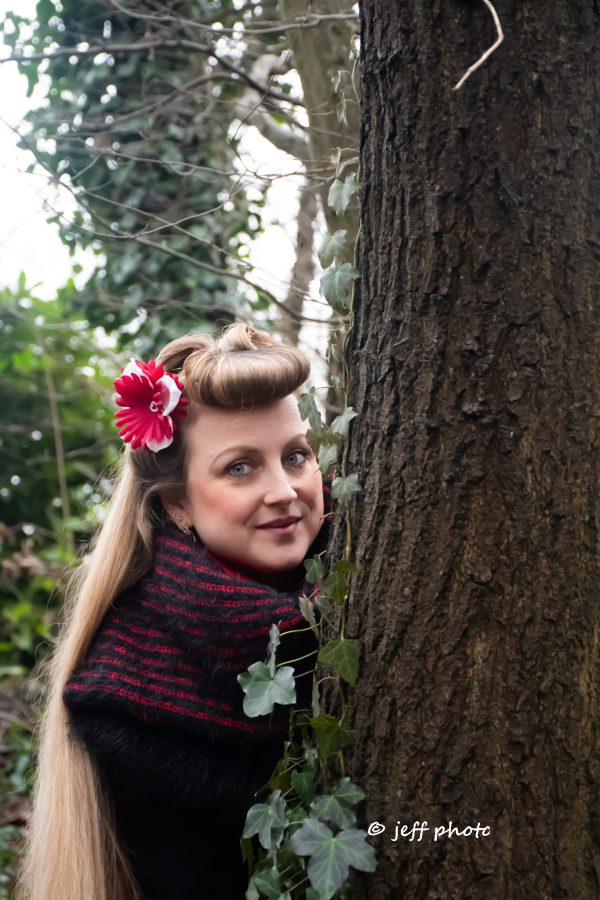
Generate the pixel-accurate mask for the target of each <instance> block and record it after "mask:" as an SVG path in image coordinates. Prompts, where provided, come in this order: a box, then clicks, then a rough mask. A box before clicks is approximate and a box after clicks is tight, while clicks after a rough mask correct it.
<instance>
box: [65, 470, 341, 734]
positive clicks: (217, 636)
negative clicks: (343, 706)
mask: <svg viewBox="0 0 600 900" xmlns="http://www.w3.org/2000/svg"><path fill="white" fill-rule="evenodd" d="M323 496H324V501H325V512H326V513H329V512H330V511H331V482H330V481H329V479H323ZM328 519H329V517H327V518H326V519H325V522H324V525H323V527H322V529H321V531H320V532H319V535H318V536H317V538H316V539H315V541H314V542H313V544H312V546H311V547H310V548H309V550H308V553H307V556H309V557H310V556H312V555H314V554H315V553H317V552H320V551H321V550H323V549H324V548H325V546H326V544H327V536H328V530H329V527H328ZM302 572H304V569H303V567H299V568H298V569H297V570H294V572H292V573H290V581H289V589H288V590H284V591H282V590H275V589H274V588H273V587H270V586H269V585H266V584H263V583H261V582H260V581H254V580H252V579H250V578H247V577H244V576H241V575H240V574H239V573H236V572H234V571H232V570H231V569H229V568H227V567H226V566H225V565H224V564H223V563H221V562H220V560H218V559H217V558H216V557H215V556H213V554H211V553H210V551H208V550H207V549H206V547H204V546H203V545H202V544H201V543H200V542H199V541H198V538H197V537H196V538H194V537H193V536H187V535H184V534H182V533H181V532H180V531H179V529H178V528H176V527H175V526H174V525H173V524H171V523H170V522H169V521H167V522H165V523H164V524H163V525H161V526H160V527H159V528H158V529H157V531H156V533H155V552H154V558H153V563H152V567H151V569H150V570H149V571H148V572H147V573H146V574H145V575H144V576H143V577H142V578H141V579H140V580H139V581H138V582H137V583H136V584H135V585H133V586H132V587H130V588H128V589H127V590H125V591H123V592H122V593H121V594H119V595H118V596H117V597H116V598H115V600H114V601H113V603H112V604H111V606H110V608H109V610H108V611H107V613H106V615H105V617H104V619H103V620H102V623H101V625H100V627H99V629H98V631H97V632H96V634H95V636H94V639H93V641H92V643H91V645H90V648H89V650H88V652H87V654H86V656H85V658H84V660H83V662H82V663H81V664H80V665H79V666H78V667H77V669H76V670H75V672H73V673H72V674H71V677H70V678H69V680H68V682H67V684H66V687H65V689H64V693H63V697H64V701H65V703H66V704H67V706H69V707H76V708H80V709H88V710H98V709H103V708H105V709H111V710H113V711H116V712H119V711H121V712H124V713H127V714H129V715H133V716H135V717H137V718H138V719H140V720H142V721H145V722H150V723H153V724H158V725H160V724H164V725H171V726H181V727H183V728H185V729H186V730H190V731H196V732H201V733H203V734H206V733H209V734H212V735H213V736H216V735H217V734H218V733H222V732H223V731H226V732H229V733H230V734H231V733H233V734H238V735H242V734H243V735H246V736H248V737H250V738H251V737H252V736H256V737H259V736H260V737H264V736H267V735H270V736H273V737H279V736H282V737H285V736H287V733H288V723H289V707H281V706H276V707H275V711H274V713H273V715H272V716H271V717H267V716H261V717H258V718H252V719H251V718H248V717H247V716H246V715H245V713H244V711H243V708H242V704H243V699H244V694H243V691H242V689H241V687H240V685H239V683H238V682H237V675H239V674H240V673H241V672H244V671H245V670H246V669H247V668H248V666H250V665H251V664H252V663H254V662H257V661H258V660H261V661H262V660H264V659H265V655H266V652H267V644H268V639H269V630H270V627H271V624H272V623H276V624H278V626H279V630H280V633H281V635H282V639H281V644H280V646H279V648H278V651H277V661H278V662H285V661H287V660H293V659H297V658H298V657H300V656H303V655H305V654H307V653H311V652H312V653H313V654H314V655H312V656H309V658H308V660H304V661H303V662H302V663H301V664H300V663H299V664H294V667H295V675H296V678H297V681H296V693H297V703H296V705H297V706H310V689H311V683H310V682H311V679H310V676H309V675H308V674H306V675H304V676H303V677H300V678H298V676H299V675H302V673H303V672H306V673H308V672H309V671H310V670H311V669H313V668H314V665H315V660H316V650H317V643H316V638H315V636H314V634H313V632H312V630H311V629H307V622H306V619H305V618H304V617H303V615H302V613H301V612H300V608H299V598H300V597H301V595H302V594H306V595H308V594H310V593H311V592H312V590H313V586H311V585H308V584H306V583H305V582H304V581H303V579H302V576H301V573H302ZM299 629H303V630H302V631H300V630H299Z"/></svg>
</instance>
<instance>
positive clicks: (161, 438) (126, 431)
mask: <svg viewBox="0 0 600 900" xmlns="http://www.w3.org/2000/svg"><path fill="white" fill-rule="evenodd" d="M115 390H116V391H117V395H116V397H115V401H116V403H117V405H118V406H122V407H123V409H118V410H116V412H115V419H116V425H117V428H118V429H119V434H120V435H121V437H122V438H123V440H124V441H125V443H126V444H131V449H132V450H137V449H138V448H142V449H148V450H152V451H153V452H154V453H157V452H158V451H159V450H164V449H165V448H166V447H169V446H170V445H171V444H172V443H173V436H174V433H175V422H174V421H173V420H174V418H175V417H176V416H187V412H186V411H185V410H184V409H183V407H184V406H187V405H188V403H189V400H186V398H185V397H182V396H181V395H182V392H183V385H182V384H181V382H180V381H179V379H178V378H177V375H172V374H171V373H170V372H165V370H164V369H163V367H162V366H161V365H159V364H157V363H156V362H155V360H153V359H151V360H150V362H148V363H143V362H140V361H139V360H138V359H134V358H133V357H132V358H131V361H130V362H129V363H127V365H126V366H125V368H124V369H123V371H122V372H121V375H120V377H119V378H116V379H115Z"/></svg>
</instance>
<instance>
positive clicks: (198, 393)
mask: <svg viewBox="0 0 600 900" xmlns="http://www.w3.org/2000/svg"><path fill="white" fill-rule="evenodd" d="M156 359H157V361H158V362H160V363H162V364H163V366H164V367H165V370H166V371H169V372H175V373H177V374H178V376H179V377H180V379H181V380H182V382H183V384H184V387H185V393H186V396H187V397H188V398H189V399H190V400H191V401H192V403H191V404H190V406H189V407H188V408H187V409H188V410H189V411H190V415H189V416H188V418H186V419H183V420H182V419H179V420H178V427H179V428H181V432H182V434H181V440H175V441H174V442H173V444H172V445H171V446H170V447H168V448H166V449H165V450H161V451H160V452H158V453H152V452H151V451H149V450H141V449H139V450H133V451H132V450H131V449H130V448H129V447H126V449H125V452H124V453H123V455H122V457H121V459H120V461H119V463H118V464H117V466H116V473H115V474H116V486H115V489H114V491H113V495H112V498H111V501H110V507H109V511H108V514H107V516H106V519H105V521H104V523H103V525H102V526H101V528H100V529H99V530H98V532H97V533H96V535H95V537H94V539H93V541H92V552H91V555H90V556H89V557H88V560H87V562H85V563H81V564H80V565H79V567H78V569H77V570H76V571H75V573H74V575H73V576H72V578H71V580H70V583H69V588H68V591H67V600H66V603H65V617H64V624H63V626H62V629H61V634H60V637H59V639H58V641H57V643H56V646H55V648H54V652H53V654H52V658H51V660H50V663H49V665H48V668H47V674H46V676H45V680H46V682H47V686H48V697H47V702H46V708H45V712H44V715H43V716H42V718H41V721H40V724H39V726H38V733H37V746H38V767H37V779H36V785H35V788H34V792H33V812H32V818H31V822H30V826H29V830H28V834H27V842H26V849H25V854H24V856H23V859H22V861H21V865H20V870H19V877H18V884H17V898H18V900H141V893H140V889H139V887H138V885H137V883H136V880H135V878H134V876H133V873H132V871H131V868H130V866H129V862H128V859H127V854H126V848H124V847H123V846H120V844H119V840H118V834H117V830H116V824H115V817H114V809H113V803H112V800H111V797H110V794H109V793H108V791H107V790H106V783H105V781H104V780H103V775H102V772H101V771H100V770H99V769H98V767H97V765H96V763H95V761H94V759H93V757H92V756H90V754H89V753H88V752H87V751H86V748H85V746H84V745H83V744H82V743H81V742H80V741H79V740H77V738H76V737H75V736H73V735H71V734H70V733H69V728H68V717H67V710H66V707H65V704H64V702H63V689H64V686H65V684H66V682H67V680H68V678H69V676H70V673H71V672H72V671H73V670H74V669H75V668H76V667H77V666H78V664H79V663H80V662H81V660H82V659H83V658H84V656H85V654H86V652H87V649H88V647H89V645H90V642H91V640H92V638H93V636H94V634H95V632H96V630H97V628H98V626H99V625H100V623H101V621H102V619H103V617H104V614H105V612H106V610H107V609H108V607H109V605H110V603H111V602H112V600H113V599H114V598H115V597H116V595H117V594H118V593H119V592H120V591H121V590H123V589H124V588H125V587H127V586H128V585H130V584H133V583H134V582H135V581H137V580H138V579H139V578H140V577H141V576H142V575H143V574H144V572H146V571H147V570H148V568H149V567H150V564H151V560H152V531H153V524H156V523H157V522H158V521H160V519H161V518H162V517H163V515H164V510H162V506H161V504H160V499H159V496H158V494H159V491H163V490H164V491H168V490H183V489H184V488H185V476H186V448H185V428H186V423H188V422H190V421H192V420H193V418H194V415H195V414H197V412H198V409H199V408H200V407H201V405H202V404H206V405H207V406H218V407H226V408H236V407H237V408H239V409H243V408H247V406H248V405H249V404H266V403H270V402H274V401H276V400H279V399H282V398H283V397H286V396H288V395H289V394H292V393H297V392H298V389H299V387H300V386H301V385H302V384H303V382H304V381H306V379H307V378H308V375H309V372H310V364H309V361H308V359H307V357H306V356H305V355H304V353H302V351H300V350H298V349H296V348H293V347H288V346H286V345H284V344H281V343H279V342H278V341H276V340H274V339H273V338H271V337H270V336H269V335H268V334H266V333H265V332H263V331H258V330H256V329H255V328H252V327H251V326H248V325H245V324H241V323H237V324H234V325H230V326H228V327H227V328H226V329H224V331H223V333H222V334H221V336H220V337H218V338H214V337H212V336H211V335H206V334H195V333H192V334H187V335H184V336H183V337H180V338H177V339H176V340H174V341H171V342H170V343H169V344H167V345H166V346H165V347H164V348H163V349H162V350H161V352H160V353H159V354H158V355H157V357H156Z"/></svg>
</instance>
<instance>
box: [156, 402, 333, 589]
mask: <svg viewBox="0 0 600 900" xmlns="http://www.w3.org/2000/svg"><path fill="white" fill-rule="evenodd" d="M307 430H308V421H302V419H301V418H300V412H299V410H298V401H297V400H296V398H295V397H294V395H293V394H290V395H289V396H288V397H285V398H283V399H282V400H277V401H276V402H275V403H272V404H269V405H268V406H263V407H259V408H256V409H253V410H249V411H244V412H238V411H237V410H236V411H232V410H224V409H214V408H210V407H202V408H201V409H199V410H196V416H195V418H194V420H193V421H192V422H190V424H189V426H188V428H187V429H186V436H185V440H186V446H187V454H188V455H187V460H188V462H187V485H186V488H187V490H186V496H185V499H184V501H183V502H182V503H180V504H179V507H178V508H175V507H174V506H173V504H171V503H168V502H165V499H164V498H163V504H164V505H165V507H166V508H167V510H168V512H170V513H174V512H176V513H177V514H178V515H183V516H184V518H185V521H186V522H187V524H189V525H193V526H194V528H195V529H196V531H197V533H198V536H199V537H200V539H201V541H202V542H203V543H204V544H205V545H206V547H207V548H208V549H209V550H211V551H212V552H214V553H215V554H216V555H218V556H220V557H225V559H227V560H230V561H231V562H232V563H237V564H238V565H239V566H246V567H250V568H252V569H257V570H259V571H263V572H283V571H286V570H288V569H292V568H294V567H295V566H298V565H299V564H300V563H301V562H302V561H303V560H304V559H305V558H306V552H307V550H308V548H309V547H310V545H311V544H312V542H313V541H314V539H315V538H316V536H317V534H318V533H319V530H320V528H321V525H322V524H323V480H322V477H321V472H320V470H319V466H318V463H317V460H316V459H315V455H314V453H313V452H312V450H311V448H310V446H309V444H308V442H307V440H306V437H305V434H306V431H307ZM290 517H293V518H294V519H296V520H297V521H296V522H295V523H294V524H292V525H291V526H289V527H286V528H275V527H271V528H265V527H264V526H265V525H266V524H267V523H269V522H272V521H273V520H275V519H287V518H290Z"/></svg>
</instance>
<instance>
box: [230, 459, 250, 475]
mask: <svg viewBox="0 0 600 900" xmlns="http://www.w3.org/2000/svg"><path fill="white" fill-rule="evenodd" d="M247 465H248V463H245V462H237V463H233V465H231V466H229V468H228V469H227V471H228V473H229V474H230V475H233V476H234V477H235V478H239V477H240V476H242V475H246V472H233V471H232V470H233V469H236V468H237V467H238V466H247Z"/></svg>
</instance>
